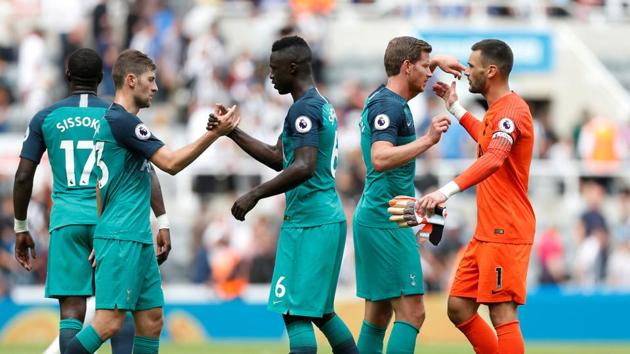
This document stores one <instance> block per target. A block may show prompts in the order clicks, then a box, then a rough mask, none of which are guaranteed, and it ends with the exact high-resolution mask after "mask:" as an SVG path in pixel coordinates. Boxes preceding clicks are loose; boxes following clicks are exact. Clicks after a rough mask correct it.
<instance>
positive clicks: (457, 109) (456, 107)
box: [448, 101, 468, 120]
mask: <svg viewBox="0 0 630 354" xmlns="http://www.w3.org/2000/svg"><path fill="white" fill-rule="evenodd" d="M448 111H449V112H451V114H452V115H454V116H455V118H457V120H460V119H462V117H463V116H464V114H466V112H468V111H467V110H466V108H464V107H463V106H462V105H461V104H460V103H459V101H455V102H453V104H452V105H451V106H450V107H448Z"/></svg>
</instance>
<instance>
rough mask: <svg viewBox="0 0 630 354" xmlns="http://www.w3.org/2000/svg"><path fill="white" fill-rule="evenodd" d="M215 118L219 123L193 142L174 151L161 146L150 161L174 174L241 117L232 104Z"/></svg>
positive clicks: (229, 130) (236, 123)
mask: <svg viewBox="0 0 630 354" xmlns="http://www.w3.org/2000/svg"><path fill="white" fill-rule="evenodd" d="M217 118H218V119H219V125H218V126H217V127H216V128H215V129H213V130H211V131H206V132H205V133H204V134H203V135H202V136H201V137H200V138H199V139H197V140H195V141H194V142H193V143H191V144H188V145H186V146H184V147H182V148H180V149H178V150H175V151H171V150H169V149H168V148H167V147H165V146H162V147H161V148H159V149H158V150H157V151H156V152H155V153H154V154H153V156H151V162H152V163H153V164H154V165H155V166H157V167H158V168H159V169H160V170H162V171H164V172H166V173H168V174H171V175H176V174H177V173H178V172H179V171H181V170H183V169H184V168H185V167H186V166H188V165H190V164H191V163H192V162H193V161H195V159H197V157H199V155H201V153H203V152H204V151H205V150H206V149H207V148H208V147H209V146H210V145H212V143H214V142H215V141H216V140H217V139H218V138H219V137H220V136H222V135H225V134H228V133H229V132H231V131H232V129H234V128H235V127H236V126H237V125H238V123H239V121H240V119H241V117H240V116H239V115H238V114H237V113H236V106H232V108H230V109H229V110H228V111H227V113H226V114H225V115H221V116H219V117H217Z"/></svg>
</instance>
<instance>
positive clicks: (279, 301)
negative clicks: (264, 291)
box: [273, 300, 282, 305]
mask: <svg viewBox="0 0 630 354" xmlns="http://www.w3.org/2000/svg"><path fill="white" fill-rule="evenodd" d="M281 302H282V300H276V301H274V302H273V304H274V305H276V304H279V303H281Z"/></svg>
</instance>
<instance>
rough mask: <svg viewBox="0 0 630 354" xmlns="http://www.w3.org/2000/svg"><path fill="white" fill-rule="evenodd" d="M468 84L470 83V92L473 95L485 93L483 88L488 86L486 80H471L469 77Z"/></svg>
mask: <svg viewBox="0 0 630 354" xmlns="http://www.w3.org/2000/svg"><path fill="white" fill-rule="evenodd" d="M468 82H469V83H470V86H469V88H468V91H470V92H471V93H483V88H484V87H485V86H486V79H485V78H480V79H478V80H471V79H470V77H469V78H468Z"/></svg>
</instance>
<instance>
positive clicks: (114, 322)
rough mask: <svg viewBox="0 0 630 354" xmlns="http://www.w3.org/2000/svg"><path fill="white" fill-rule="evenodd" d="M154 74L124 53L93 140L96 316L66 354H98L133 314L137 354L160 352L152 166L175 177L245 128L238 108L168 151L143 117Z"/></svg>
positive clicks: (143, 59) (144, 60)
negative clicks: (97, 215) (111, 100)
mask: <svg viewBox="0 0 630 354" xmlns="http://www.w3.org/2000/svg"><path fill="white" fill-rule="evenodd" d="M155 70H156V66H155V64H153V62H152V61H151V59H149V57H147V56H146V55H145V54H143V53H141V52H139V51H137V50H125V51H123V52H122V53H121V54H120V55H119V56H118V58H117V59H116V62H115V63H114V67H113V74H112V76H113V79H114V84H115V86H116V94H115V97H114V103H112V105H111V106H110V107H109V109H108V110H107V112H106V113H105V115H104V116H103V118H101V119H100V121H99V125H98V126H97V129H96V134H95V135H94V142H95V143H94V146H95V150H96V162H97V175H98V177H99V178H98V183H97V194H96V197H97V202H98V206H99V211H100V218H99V220H98V224H97V225H96V229H95V231H94V255H95V258H96V272H95V283H96V314H95V316H94V320H93V321H92V322H91V324H90V325H88V326H87V327H85V328H84V329H83V330H81V332H79V333H78V334H77V335H76V337H75V338H74V339H73V340H72V341H71V342H70V344H69V345H68V348H67V349H66V351H65V354H82V353H94V351H96V350H97V349H98V348H99V347H100V346H101V344H102V343H103V341H105V340H107V339H108V338H110V337H111V336H112V335H114V334H115V333H116V332H117V331H118V330H119V329H120V326H121V324H122V322H123V319H124V318H125V313H126V311H132V312H133V316H134V320H135V324H136V336H135V338H134V344H133V348H134V349H133V350H134V353H157V352H158V351H159V336H160V332H161V330H162V317H163V316H162V306H163V304H164V295H163V293H162V282H161V279H160V271H159V269H158V263H157V260H156V256H155V252H154V249H153V244H152V243H153V242H152V235H151V228H150V225H149V204H150V203H149V194H150V193H151V181H150V180H151V177H150V171H151V169H152V167H151V163H153V164H154V165H155V166H157V167H158V168H160V169H161V170H163V171H166V172H168V173H170V174H172V175H174V174H176V173H178V172H179V171H181V170H182V169H183V168H185V167H186V166H188V165H189V164H190V163H191V162H192V161H194V160H195V159H196V158H197V157H198V156H199V155H200V154H201V153H202V152H203V151H205V150H206V149H207V148H208V147H209V146H210V145H211V144H212V143H213V142H214V141H215V140H216V139H217V138H218V137H219V136H220V135H222V134H226V133H228V132H230V131H231V130H232V129H233V128H234V127H235V126H236V124H238V119H239V117H238V116H237V115H236V114H234V111H235V109H236V107H232V108H230V110H228V111H227V112H226V114H225V115H223V116H220V117H218V125H217V126H216V127H215V129H213V130H212V131H208V132H205V133H204V134H203V135H202V136H201V137H200V138H199V139H197V140H196V141H195V142H193V143H191V144H189V145H187V146H184V147H183V148H181V149H178V150H176V151H171V150H169V149H168V148H166V147H165V146H164V144H163V143H162V142H161V141H160V140H159V139H158V138H157V137H155V136H154V135H153V134H152V133H151V130H150V129H149V127H147V126H146V125H145V124H144V123H142V121H141V120H140V119H139V118H138V117H137V116H136V115H137V114H138V112H139V111H140V109H142V108H145V107H149V106H150V105H151V100H152V98H153V95H155V93H156V92H157V90H158V88H157V84H156V81H155V80H156V75H155Z"/></svg>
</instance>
